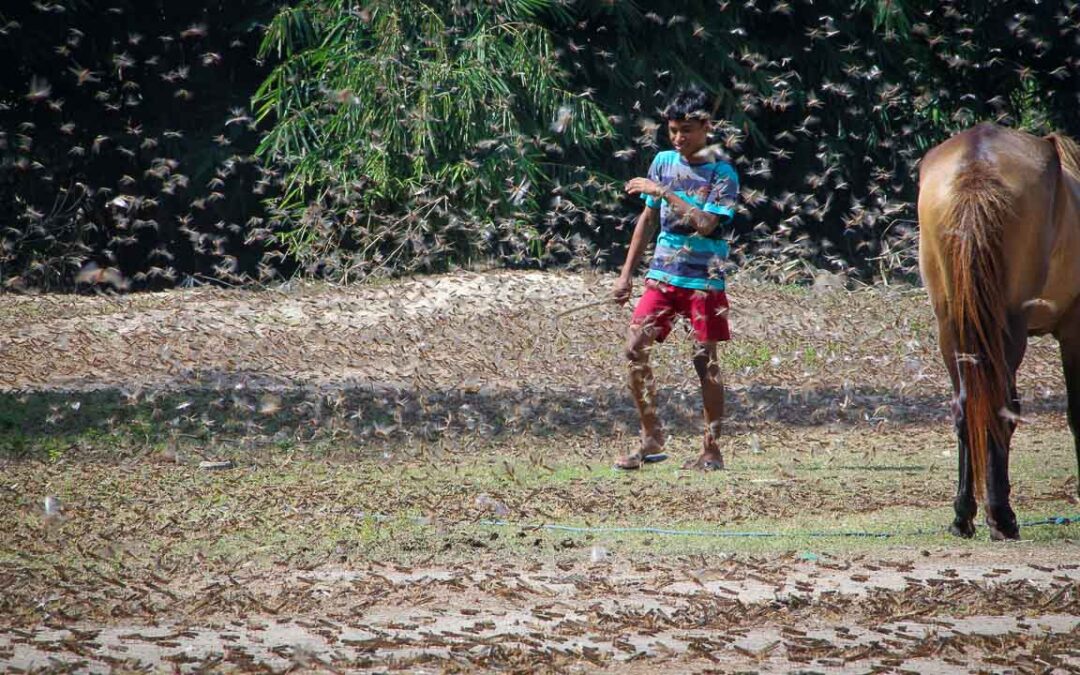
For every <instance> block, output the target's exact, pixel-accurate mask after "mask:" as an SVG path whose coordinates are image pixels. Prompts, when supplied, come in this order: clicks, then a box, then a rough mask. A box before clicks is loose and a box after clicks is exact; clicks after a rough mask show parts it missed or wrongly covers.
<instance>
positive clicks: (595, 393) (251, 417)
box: [0, 374, 1065, 457]
mask: <svg viewBox="0 0 1080 675" xmlns="http://www.w3.org/2000/svg"><path fill="white" fill-rule="evenodd" d="M658 399H659V405H660V410H661V415H662V417H663V419H664V423H665V425H666V427H667V428H668V429H669V430H671V431H673V432H675V433H694V432H696V431H698V430H699V429H700V427H701V417H700V415H701V413H700V410H701V403H700V399H699V395H698V392H697V390H696V389H690V388H686V389H666V390H663V391H661V392H660V393H659V395H658ZM727 402H728V405H727V414H726V418H727V421H728V424H729V425H730V426H731V427H734V428H735V429H739V428H740V427H742V428H746V427H748V426H752V425H754V424H757V423H761V422H782V423H784V424H786V425H793V426H801V427H808V426H821V425H841V426H848V427H851V426H860V425H861V426H867V427H868V428H869V427H873V426H876V425H879V424H889V425H916V424H925V423H927V422H930V423H938V422H940V423H941V424H947V423H948V408H947V404H946V403H947V402H946V400H945V399H944V397H943V396H942V395H940V394H939V393H938V392H934V393H926V394H921V395H908V394H899V393H897V392H896V391H892V390H887V389H876V388H859V387H852V388H839V389H835V388H832V389H807V390H791V389H786V388H780V387H747V388H734V389H729V391H728V397H727ZM1064 407H1065V403H1064V398H1063V397H1062V396H1054V397H1049V398H1044V399H1039V400H1035V401H1030V402H1027V403H1026V405H1025V406H1024V408H1025V412H1026V413H1043V412H1056V411H1061V410H1063V409H1064ZM636 426H637V415H636V412H635V410H634V408H633V405H632V403H631V401H630V398H629V394H628V393H627V392H626V391H625V389H624V388H623V387H622V386H609V387H604V386H597V387H593V388H588V389H528V388H514V389H510V388H506V389H503V388H486V387H478V388H471V389H463V388H455V389H433V390H427V391H423V390H418V389H416V388H414V387H412V386H411V385H408V386H406V385H393V384H385V383H380V384H373V383H360V382H355V383H348V384H345V385H337V386H332V387H331V386H326V387H313V386H301V385H296V384H291V383H284V382H271V381H267V380H257V379H255V378H243V377H239V378H238V376H236V375H235V374H232V375H229V376H228V377H225V376H221V377H217V378H207V379H204V380H200V381H198V382H195V383H188V384H184V385H181V386H176V387H172V388H167V389H153V390H145V391H133V390H128V389H116V388H102V389H95V390H82V391H56V390H50V391H29V392H0V456H7V457H25V456H27V455H28V454H29V455H30V456H32V455H34V454H36V453H37V452H40V449H39V448H38V446H39V445H41V442H42V441H43V440H49V439H51V440H53V441H57V440H62V439H65V438H72V437H77V436H83V435H86V434H90V435H93V434H95V433H103V432H109V431H112V430H116V429H125V428H127V429H131V430H135V431H136V432H137V433H138V435H139V436H140V437H144V438H145V439H146V440H147V441H160V440H164V439H167V438H175V437H176V436H177V435H181V436H187V437H191V438H195V439H199V438H205V439H208V440H209V439H211V438H214V439H218V440H222V439H224V440H228V439H229V437H236V436H239V437H240V438H242V439H247V440H248V441H250V439H251V438H257V439H260V441H261V442H265V441H267V440H271V441H272V440H274V439H277V440H281V439H283V438H289V439H294V440H297V439H298V440H316V439H318V438H319V437H320V436H323V437H326V436H327V435H328V433H329V434H330V435H334V434H336V436H333V437H340V435H341V434H345V435H346V436H352V437H354V438H355V439H356V440H357V441H358V442H361V443H362V442H364V441H365V440H372V441H407V440H410V439H424V440H435V439H438V438H441V437H453V436H456V435H462V434H480V435H483V436H486V437H492V438H498V437H500V436H504V435H513V436H518V435H533V436H545V435H551V434H566V433H570V434H580V433H596V434H607V433H612V432H615V431H620V430H621V431H624V432H629V431H631V430H633V429H636Z"/></svg>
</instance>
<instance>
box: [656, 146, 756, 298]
mask: <svg viewBox="0 0 1080 675" xmlns="http://www.w3.org/2000/svg"><path fill="white" fill-rule="evenodd" d="M648 177H649V179H650V180H653V181H655V182H657V183H660V184H661V185H663V186H665V187H667V188H668V189H669V190H671V191H672V192H674V193H675V194H676V195H678V196H679V197H681V198H683V199H685V200H686V201H688V202H690V203H691V204H693V205H694V206H695V207H697V208H699V209H701V210H703V211H705V212H706V213H712V214H715V215H716V216H718V217H719V218H720V222H721V224H724V223H728V222H730V221H731V219H732V218H733V217H734V215H735V200H736V198H737V197H738V194H739V177H738V174H736V173H735V169H734V168H733V167H732V166H731V165H730V164H728V163H727V162H724V161H719V160H717V161H711V162H703V163H700V164H691V163H690V162H688V161H686V159H685V158H684V157H683V156H682V155H680V154H679V153H677V152H675V151H674V150H666V151H664V152H661V153H659V154H657V155H656V158H655V159H653V162H652V166H650V167H649V176H648ZM642 197H643V198H644V199H645V204H646V205H647V206H649V207H652V208H659V209H660V236H659V238H658V239H657V242H656V251H655V253H654V254H653V259H652V265H651V266H650V267H649V273H648V274H646V275H645V278H646V279H655V280H657V281H662V282H664V283H668V284H671V285H672V286H679V287H682V288H695V289H703V290H724V264H725V261H726V260H727V257H728V243H727V241H725V240H724V238H723V233H722V232H721V230H720V228H719V227H718V228H716V230H714V231H713V233H712V234H711V235H709V236H708V237H703V236H701V235H700V234H698V233H697V232H695V231H694V228H693V227H691V226H690V225H689V224H688V223H686V222H684V221H683V218H682V216H680V215H679V214H677V213H675V212H674V211H673V210H672V209H671V206H670V205H669V204H668V203H667V201H665V200H660V199H657V198H655V197H650V196H648V195H642Z"/></svg>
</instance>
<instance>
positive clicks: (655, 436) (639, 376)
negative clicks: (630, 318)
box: [615, 326, 664, 469]
mask: <svg viewBox="0 0 1080 675" xmlns="http://www.w3.org/2000/svg"><path fill="white" fill-rule="evenodd" d="M655 341H656V338H655V334H654V332H653V330H652V328H651V327H649V326H630V329H629V330H628V331H627V333H626V360H627V366H628V368H629V373H628V375H629V377H628V384H629V385H630V393H631V394H632V395H633V397H634V405H636V406H637V409H638V416H639V417H640V419H641V446H640V447H639V448H638V449H637V450H635V451H634V452H632V453H630V454H627V455H623V456H622V457H620V458H619V459H618V460H617V461H616V463H615V464H616V466H619V467H621V468H624V469H636V468H638V467H640V466H641V464H642V462H643V461H644V457H645V455H649V454H653V453H657V452H660V451H662V450H663V449H664V436H663V432H662V431H661V430H660V418H659V416H658V415H657V412H656V383H655V381H654V380H653V373H652V368H651V367H650V366H649V350H650V349H652V346H653V344H654V343H655Z"/></svg>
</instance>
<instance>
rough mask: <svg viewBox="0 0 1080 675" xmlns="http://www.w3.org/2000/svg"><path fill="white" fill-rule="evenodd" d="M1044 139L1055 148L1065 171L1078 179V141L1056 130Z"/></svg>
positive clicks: (1079, 147)
mask: <svg viewBox="0 0 1080 675" xmlns="http://www.w3.org/2000/svg"><path fill="white" fill-rule="evenodd" d="M1046 140H1048V141H1050V142H1051V143H1053V144H1054V147H1055V148H1057V154H1058V159H1059V160H1060V161H1061V168H1062V169H1065V173H1066V174H1068V176H1069V177H1070V178H1072V179H1073V180H1077V181H1080V143H1077V142H1076V141H1074V140H1073V139H1071V138H1069V137H1068V136H1066V135H1065V134H1062V133H1058V132H1054V133H1052V134H1050V135H1049V136H1047V137H1046Z"/></svg>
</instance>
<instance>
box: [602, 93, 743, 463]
mask: <svg viewBox="0 0 1080 675" xmlns="http://www.w3.org/2000/svg"><path fill="white" fill-rule="evenodd" d="M663 117H664V119H665V121H666V122H667V129H668V134H669V136H670V137H671V143H672V145H673V146H674V147H675V150H674V151H671V150H668V151H665V152H661V153H659V154H657V155H656V158H655V159H654V160H653V163H652V166H651V167H649V176H648V178H634V179H633V180H631V181H630V182H628V183H627V184H626V191H627V192H629V193H630V194H634V195H641V197H642V198H643V199H644V200H645V208H644V210H643V211H642V212H641V215H640V216H639V217H638V220H637V225H636V226H635V228H634V235H633V239H632V240H631V242H630V250H629V251H628V252H627V256H626V262H625V263H624V264H623V268H622V274H621V275H620V276H619V280H618V281H617V282H616V283H615V287H614V289H613V290H612V295H613V297H614V300H615V301H616V302H618V303H619V304H625V303H626V301H627V300H629V299H630V291H631V288H632V287H633V275H634V269H635V268H636V267H637V264H638V261H639V260H640V259H641V255H642V253H644V251H645V247H646V245H647V244H648V242H649V241H650V240H652V237H653V234H654V233H655V231H656V226H657V224H659V225H660V236H659V238H658V239H657V242H656V251H655V253H654V255H653V260H652V264H651V266H650V268H649V272H648V274H646V275H645V292H644V294H643V295H642V296H641V299H640V300H639V301H638V303H637V307H636V308H635V309H634V315H633V318H632V319H631V321H630V326H629V328H628V330H627V335H626V358H627V359H628V361H629V370H630V373H629V384H630V391H631V392H632V393H633V396H634V403H635V404H636V405H637V409H638V414H639V415H640V417H641V446H640V447H639V448H638V449H636V450H635V451H633V452H631V453H629V454H626V455H623V456H622V457H620V458H619V459H618V461H617V462H616V463H615V466H616V467H617V468H620V469H638V468H640V467H641V465H642V463H643V462H644V461H645V457H646V456H648V455H653V454H658V453H660V452H661V451H662V449H663V447H664V436H663V432H662V431H661V429H660V420H659V418H658V417H657V414H656V390H655V385H654V383H653V377H652V370H651V368H650V367H649V349H650V348H651V347H652V345H653V343H654V342H663V341H664V339H665V338H666V337H667V335H668V333H669V332H670V331H671V324H672V320H673V319H674V318H675V317H676V316H684V317H686V318H687V319H688V320H689V321H690V323H691V325H692V327H693V330H694V335H695V338H696V339H697V350H696V352H695V354H694V368H695V370H697V373H698V377H699V378H700V379H701V397H702V401H703V404H704V408H705V438H704V441H703V443H702V449H701V455H700V456H699V457H698V458H697V459H695V460H691V461H689V462H687V464H686V465H684V468H694V469H700V470H704V471H711V470H716V469H722V468H724V458H723V456H722V455H721V454H720V448H719V447H718V446H717V444H716V437H717V436H718V435H719V433H720V420H721V418H722V417H723V415H724V386H723V382H722V381H721V379H720V369H719V367H718V365H717V362H716V343H717V342H721V341H724V340H729V339H731V335H730V333H729V330H728V321H727V309H728V301H727V295H726V294H725V292H724V269H723V266H724V263H725V261H726V259H727V256H728V244H727V242H726V241H725V240H724V239H723V238H722V236H723V232H722V231H721V229H720V227H719V226H720V225H721V224H726V223H728V222H730V221H731V218H732V217H733V216H734V215H735V209H734V207H735V198H736V196H737V195H738V192H739V182H738V176H737V175H736V173H735V170H734V169H733V168H732V166H731V165H730V164H728V163H727V162H724V161H721V160H720V159H719V158H717V157H715V156H712V154H713V153H711V152H710V151H709V150H708V149H707V148H706V143H707V142H708V138H709V131H710V129H711V120H712V106H711V104H710V101H709V98H708V96H707V95H706V94H705V93H703V92H701V91H700V90H697V89H686V90H683V91H681V92H679V93H678V94H676V95H675V97H674V98H673V99H672V100H671V102H670V103H669V104H668V106H667V107H666V108H665V109H664V112H663Z"/></svg>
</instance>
